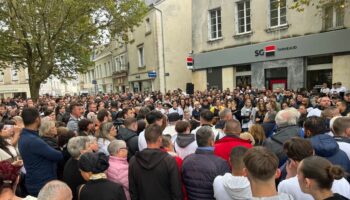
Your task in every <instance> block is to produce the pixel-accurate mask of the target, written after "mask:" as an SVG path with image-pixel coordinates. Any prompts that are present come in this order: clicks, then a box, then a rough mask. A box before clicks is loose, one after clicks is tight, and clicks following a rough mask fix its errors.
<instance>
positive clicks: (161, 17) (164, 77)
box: [151, 4, 167, 93]
mask: <svg viewBox="0 0 350 200" xmlns="http://www.w3.org/2000/svg"><path fill="white" fill-rule="evenodd" d="M151 6H153V8H154V9H155V10H157V11H158V12H160V23H161V26H162V27H161V33H162V57H163V74H162V76H163V79H164V83H163V84H164V93H166V91H167V89H166V76H165V50H164V49H165V48H164V46H165V45H164V24H163V12H162V11H161V10H160V9H159V8H157V7H155V5H154V4H153V5H151ZM159 76H160V74H159Z"/></svg>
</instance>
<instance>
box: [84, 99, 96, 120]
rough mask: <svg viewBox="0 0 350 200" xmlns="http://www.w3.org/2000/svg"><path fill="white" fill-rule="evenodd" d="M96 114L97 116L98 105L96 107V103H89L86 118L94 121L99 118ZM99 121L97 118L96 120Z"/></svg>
mask: <svg viewBox="0 0 350 200" xmlns="http://www.w3.org/2000/svg"><path fill="white" fill-rule="evenodd" d="M96 114H97V105H96V103H93V102H92V103H89V104H88V110H87V111H86V113H85V115H84V116H85V117H86V118H87V119H89V120H92V121H93V120H94V119H95V118H96V117H97V116H96ZM96 119H97V118H96Z"/></svg>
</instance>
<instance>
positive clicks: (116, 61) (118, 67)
mask: <svg viewBox="0 0 350 200" xmlns="http://www.w3.org/2000/svg"><path fill="white" fill-rule="evenodd" d="M115 68H116V71H117V72H118V71H119V70H120V59H119V56H118V57H116V58H115Z"/></svg>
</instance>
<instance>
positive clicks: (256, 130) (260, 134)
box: [249, 124, 266, 146]
mask: <svg viewBox="0 0 350 200" xmlns="http://www.w3.org/2000/svg"><path fill="white" fill-rule="evenodd" d="M249 133H250V134H251V135H252V136H253V138H254V140H255V146H261V145H262V144H263V142H264V141H265V139H266V136H265V132H264V128H263V127H262V126H261V125H259V124H253V125H252V126H251V127H250V128H249Z"/></svg>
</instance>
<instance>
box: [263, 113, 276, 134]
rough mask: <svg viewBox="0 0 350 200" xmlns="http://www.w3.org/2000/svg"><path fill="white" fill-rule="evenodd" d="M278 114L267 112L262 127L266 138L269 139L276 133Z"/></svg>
mask: <svg viewBox="0 0 350 200" xmlns="http://www.w3.org/2000/svg"><path fill="white" fill-rule="evenodd" d="M275 119H276V112H267V113H266V115H265V118H264V122H263V123H262V124H261V126H262V127H263V128H264V133H265V136H266V138H269V137H270V136H271V135H272V134H273V133H274V132H275V131H276V121H275Z"/></svg>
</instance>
